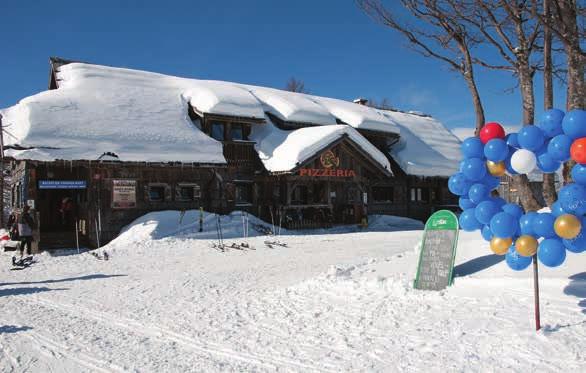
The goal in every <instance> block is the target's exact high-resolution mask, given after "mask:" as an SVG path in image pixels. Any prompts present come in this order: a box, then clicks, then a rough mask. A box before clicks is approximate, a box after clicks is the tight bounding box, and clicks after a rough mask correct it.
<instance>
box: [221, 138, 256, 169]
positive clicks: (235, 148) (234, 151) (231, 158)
mask: <svg viewBox="0 0 586 373" xmlns="http://www.w3.org/2000/svg"><path fill="white" fill-rule="evenodd" d="M224 157H225V158H226V161H228V164H232V165H253V164H254V161H255V160H256V158H257V154H256V151H255V150H254V141H224Z"/></svg>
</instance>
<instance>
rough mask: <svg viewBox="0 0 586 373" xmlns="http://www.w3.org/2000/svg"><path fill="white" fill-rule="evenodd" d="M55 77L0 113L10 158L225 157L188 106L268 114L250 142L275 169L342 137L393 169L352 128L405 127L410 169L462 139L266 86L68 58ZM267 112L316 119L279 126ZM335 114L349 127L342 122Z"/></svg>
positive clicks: (427, 171)
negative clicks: (52, 84)
mask: <svg viewBox="0 0 586 373" xmlns="http://www.w3.org/2000/svg"><path fill="white" fill-rule="evenodd" d="M56 75H57V76H56V78H57V81H58V82H59V88H58V89H55V90H50V91H45V92H41V93H39V94H36V95H33V96H30V97H27V98H25V99H23V100H21V101H20V102H19V103H18V104H17V105H15V106H13V107H10V108H7V109H4V110H1V111H0V113H1V114H2V115H3V117H4V119H3V124H4V126H5V129H6V131H7V134H6V135H5V144H6V145H8V149H7V150H6V155H7V156H11V157H14V158H16V159H32V160H43V161H52V160H55V159H65V160H97V159H99V157H100V156H101V155H103V154H104V153H108V152H109V153H113V154H114V155H115V156H117V157H118V158H117V159H119V160H120V161H143V162H144V161H146V162H172V161H173V162H196V163H216V164H224V163H225V162H226V160H225V158H224V156H223V152H222V144H221V143H220V142H218V141H216V140H214V139H212V138H211V137H209V136H207V135H206V134H204V133H203V132H202V131H201V129H200V128H201V127H200V126H198V125H197V124H196V123H194V122H193V121H192V120H191V119H190V118H189V116H188V106H189V105H191V106H192V107H193V108H195V109H196V110H197V111H199V112H201V113H204V114H221V115H227V116H234V117H244V118H251V119H256V120H259V121H262V120H265V121H266V123H265V124H259V125H258V126H254V127H255V128H254V131H253V134H252V139H253V140H255V141H257V142H258V143H257V146H256V149H257V151H258V152H259V154H260V157H261V159H262V160H263V163H264V165H265V167H266V168H267V169H268V170H269V171H274V172H276V171H288V170H290V169H292V168H293V167H294V166H295V164H297V163H298V162H302V161H304V160H305V159H307V157H309V156H311V155H313V154H314V153H315V152H316V151H319V150H320V149H321V148H322V147H323V146H325V145H327V144H329V143H331V142H333V141H335V140H336V139H337V138H339V137H340V136H343V135H346V136H348V137H349V138H350V139H351V140H352V141H354V142H355V143H356V144H357V145H358V146H359V147H361V148H362V150H364V151H365V152H366V153H368V154H369V155H370V156H371V157H372V158H373V159H374V160H375V161H376V162H378V163H379V164H380V165H381V166H382V167H384V168H386V169H389V170H390V167H389V166H388V160H387V159H386V157H385V155H383V154H382V153H381V152H380V151H379V150H378V149H376V148H375V147H374V146H373V145H372V144H371V143H370V142H368V141H367V140H366V139H365V138H364V137H363V136H362V135H360V134H359V133H358V132H357V131H356V130H355V129H364V130H374V131H379V132H386V133H392V134H399V135H400V141H399V143H398V144H395V145H394V146H393V147H392V149H391V150H390V155H391V156H392V157H393V158H394V159H396V161H397V162H398V163H399V165H400V166H401V167H402V168H403V170H404V171H405V172H406V173H407V174H412V175H422V176H448V175H450V174H451V173H453V172H454V171H456V170H457V168H458V161H459V157H460V155H459V141H458V139H457V138H456V137H455V136H453V135H452V134H451V133H450V132H449V131H448V130H447V129H446V128H445V127H443V125H442V124H441V123H439V122H438V121H436V120H435V119H433V118H430V117H424V116H420V115H416V114H407V113H400V112H393V111H387V110H378V109H374V108H370V107H367V106H364V105H358V104H355V103H352V102H348V101H343V100H337V99H333V98H326V97H319V96H314V95H308V94H302V93H294V92H286V91H281V90H277V89H271V88H265V87H257V86H251V85H245V84H237V83H230V82H222V81H210V80H197V79H186V78H178V77H173V76H167V75H162V74H156V73H150V72H144V71H138V70H130V69H122V68H114V67H106V66H100V65H92V64H86V63H69V64H65V65H63V66H60V67H59V68H58V69H57V71H56ZM266 112H268V113H271V114H272V115H274V116H276V117H277V118H280V119H282V120H284V121H290V122H300V123H311V124H314V125H317V126H313V127H311V128H302V129H299V130H297V131H282V130H280V129H278V128H276V127H275V126H274V124H273V123H272V122H271V121H270V120H269V119H268V118H266V115H265V113H266ZM339 121H342V122H344V123H347V124H348V125H349V126H345V125H336V124H335V123H336V122H339ZM11 146H12V147H11ZM19 149H20V150H19Z"/></svg>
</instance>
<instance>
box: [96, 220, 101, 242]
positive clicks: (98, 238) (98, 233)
mask: <svg viewBox="0 0 586 373" xmlns="http://www.w3.org/2000/svg"><path fill="white" fill-rule="evenodd" d="M96 240H97V242H98V248H100V231H99V229H98V219H96Z"/></svg>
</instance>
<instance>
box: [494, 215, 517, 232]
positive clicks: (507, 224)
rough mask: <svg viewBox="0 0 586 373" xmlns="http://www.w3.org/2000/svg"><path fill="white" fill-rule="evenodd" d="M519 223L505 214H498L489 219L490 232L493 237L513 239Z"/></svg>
mask: <svg viewBox="0 0 586 373" xmlns="http://www.w3.org/2000/svg"><path fill="white" fill-rule="evenodd" d="M518 227H519V222H518V220H517V219H515V217H514V216H512V215H509V214H507V213H506V212H499V213H497V214H496V215H494V216H493V217H492V219H490V230H491V231H492V234H494V236H495V237H499V238H508V237H513V235H514V234H515V233H516V232H517V228H518Z"/></svg>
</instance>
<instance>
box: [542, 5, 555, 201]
mask: <svg viewBox="0 0 586 373" xmlns="http://www.w3.org/2000/svg"><path fill="white" fill-rule="evenodd" d="M549 3H550V0H543V17H544V19H549V17H550V10H549V8H550V4H549ZM551 43H552V36H551V30H550V28H549V26H548V25H547V24H544V25H543V108H544V109H545V110H549V109H552V108H553V66H552V64H553V61H552V58H551ZM555 176H556V175H555V174H552V173H544V174H543V199H544V200H545V202H546V203H547V205H548V206H551V205H552V204H553V203H554V202H555V201H556V200H557V199H558V196H557V192H556V190H555Z"/></svg>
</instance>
